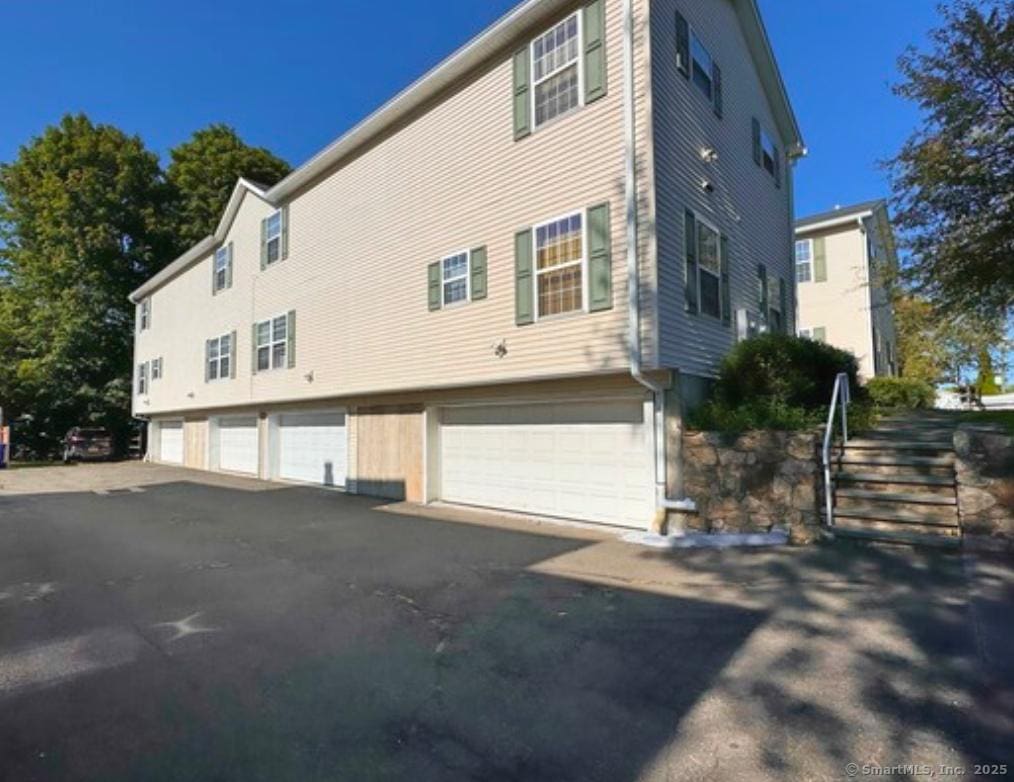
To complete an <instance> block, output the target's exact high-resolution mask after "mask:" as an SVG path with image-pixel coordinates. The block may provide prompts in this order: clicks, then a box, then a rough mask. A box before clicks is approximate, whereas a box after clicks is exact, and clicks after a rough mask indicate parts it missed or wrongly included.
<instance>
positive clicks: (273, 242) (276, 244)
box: [264, 209, 282, 264]
mask: <svg viewBox="0 0 1014 782" xmlns="http://www.w3.org/2000/svg"><path fill="white" fill-rule="evenodd" d="M264 241H265V243H266V244H267V258H266V260H267V262H268V263H269V264H272V263H274V262H275V261H277V260H278V259H279V258H281V257H282V211H281V210H280V209H279V210H278V211H277V212H275V213H274V214H273V215H271V216H270V217H269V218H268V221H267V226H266V232H265V236H264Z"/></svg>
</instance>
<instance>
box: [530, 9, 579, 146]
mask: <svg viewBox="0 0 1014 782" xmlns="http://www.w3.org/2000/svg"><path fill="white" fill-rule="evenodd" d="M580 65H581V26H580V22H579V15H578V14H577V13H574V14H572V15H570V16H568V17H567V18H566V19H564V20H563V21H562V22H560V23H559V24H558V25H556V26H555V27H554V28H553V29H552V30H549V31H548V32H546V33H543V34H542V35H540V36H539V37H538V38H536V39H535V40H534V41H532V84H533V86H534V90H533V100H534V102H535V127H539V126H540V125H543V124H545V123H546V122H549V121H550V120H552V119H555V118H556V117H559V116H561V115H563V114H566V113H567V112H568V111H570V110H571V109H574V108H576V107H578V106H579V105H581V75H580Z"/></svg>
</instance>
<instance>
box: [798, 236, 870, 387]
mask: <svg viewBox="0 0 1014 782" xmlns="http://www.w3.org/2000/svg"><path fill="white" fill-rule="evenodd" d="M820 236H822V237H823V238H824V246H825V251H826V254H827V281H826V282H815V281H812V282H804V283H800V284H799V328H801V329H814V328H821V327H822V328H824V329H825V330H826V339H827V342H828V343H829V344H831V345H834V346H835V347H839V348H842V349H844V350H848V351H851V352H852V353H854V354H855V356H856V358H857V359H859V373H860V375H861V376H862V377H864V378H870V377H873V332H872V325H871V323H872V321H871V313H870V290H869V276H868V274H867V269H866V262H865V244H866V237H865V235H864V234H863V233H862V232H861V231H860V230H859V227H858V226H857V225H856V223H854V222H853V223H848V224H846V225H844V226H837V227H834V228H829V229H824V230H818V231H814V232H812V233H806V234H799V235H798V238H800V239H815V238H817V237H820Z"/></svg>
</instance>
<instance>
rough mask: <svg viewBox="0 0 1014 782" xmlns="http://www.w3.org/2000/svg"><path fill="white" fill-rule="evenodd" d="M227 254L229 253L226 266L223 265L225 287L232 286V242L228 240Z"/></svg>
mask: <svg viewBox="0 0 1014 782" xmlns="http://www.w3.org/2000/svg"><path fill="white" fill-rule="evenodd" d="M228 255H229V259H228V261H227V262H226V266H225V287H226V288H231V287H232V242H229V250H228Z"/></svg>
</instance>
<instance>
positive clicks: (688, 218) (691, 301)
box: [683, 209, 697, 313]
mask: <svg viewBox="0 0 1014 782" xmlns="http://www.w3.org/2000/svg"><path fill="white" fill-rule="evenodd" d="M683 226H684V228H683V233H684V235H685V239H686V253H687V266H686V282H685V289H686V306H687V312H690V313H696V312H697V220H696V219H695V218H694V213H693V212H691V211H690V210H689V209H687V210H686V214H685V215H684V222H683Z"/></svg>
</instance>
